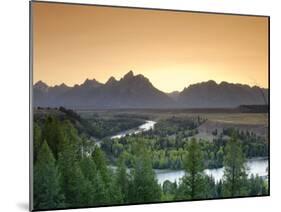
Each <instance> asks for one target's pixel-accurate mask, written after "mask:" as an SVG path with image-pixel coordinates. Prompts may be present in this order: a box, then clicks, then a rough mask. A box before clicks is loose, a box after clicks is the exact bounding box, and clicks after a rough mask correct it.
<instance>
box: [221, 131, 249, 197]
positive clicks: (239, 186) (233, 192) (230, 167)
mask: <svg viewBox="0 0 281 212" xmlns="http://www.w3.org/2000/svg"><path fill="white" fill-rule="evenodd" d="M245 162H246V161H245V157H244V154H243V152H242V148H241V146H240V144H239V143H238V141H237V139H236V137H235V135H233V136H232V138H231V140H230V141H229V142H228V143H227V145H226V147H225V157H224V168H225V170H224V176H223V195H224V196H225V197H235V196H242V195H246V191H245V187H244V182H245V180H246V179H247V174H246V167H245Z"/></svg>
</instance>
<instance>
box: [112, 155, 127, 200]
mask: <svg viewBox="0 0 281 212" xmlns="http://www.w3.org/2000/svg"><path fill="white" fill-rule="evenodd" d="M124 157H125V156H124V155H123V154H122V155H121V156H120V157H119V159H118V162H117V165H118V166H117V170H116V180H115V191H116V193H118V194H119V195H120V196H119V198H120V202H121V203H127V202H128V199H129V183H130V182H129V175H128V173H127V167H126V165H125V158H124Z"/></svg>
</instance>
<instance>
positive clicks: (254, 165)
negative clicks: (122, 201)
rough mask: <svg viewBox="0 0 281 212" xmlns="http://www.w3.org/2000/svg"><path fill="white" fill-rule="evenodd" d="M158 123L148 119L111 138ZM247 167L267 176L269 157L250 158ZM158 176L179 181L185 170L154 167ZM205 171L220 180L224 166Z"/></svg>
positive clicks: (251, 170)
mask: <svg viewBox="0 0 281 212" xmlns="http://www.w3.org/2000/svg"><path fill="white" fill-rule="evenodd" d="M155 124H156V122H155V121H151V120H146V121H145V123H144V124H142V125H140V126H139V127H137V128H134V129H130V130H126V131H123V132H120V133H118V134H116V135H114V136H111V137H110V138H111V139H114V138H122V137H124V136H126V135H132V134H138V133H141V132H144V131H148V130H150V129H153V128H154V125H155ZM246 167H247V174H248V176H250V175H251V174H254V175H256V174H257V175H259V176H262V177H267V175H268V172H267V168H268V159H267V158H253V159H249V160H247V162H246ZM154 171H155V174H156V177H157V179H158V182H159V183H160V184H163V182H164V181H165V180H169V181H171V182H175V181H176V182H177V183H178V181H179V179H180V178H181V177H183V176H184V170H171V169H154ZM204 172H205V173H206V174H207V175H209V176H213V178H214V180H215V181H216V182H218V181H219V180H221V179H222V177H223V172H224V168H218V169H205V170H204Z"/></svg>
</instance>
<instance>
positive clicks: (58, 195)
mask: <svg viewBox="0 0 281 212" xmlns="http://www.w3.org/2000/svg"><path fill="white" fill-rule="evenodd" d="M63 206H64V195H63V191H62V190H61V186H60V174H59V170H58V167H57V166H56V163H55V158H54V156H53V154H52V152H51V150H50V148H49V146H48V144H47V142H46V141H44V142H43V144H42V146H41V148H40V151H39V152H38V157H37V162H36V164H35V166H34V207H35V208H40V209H49V208H58V207H63Z"/></svg>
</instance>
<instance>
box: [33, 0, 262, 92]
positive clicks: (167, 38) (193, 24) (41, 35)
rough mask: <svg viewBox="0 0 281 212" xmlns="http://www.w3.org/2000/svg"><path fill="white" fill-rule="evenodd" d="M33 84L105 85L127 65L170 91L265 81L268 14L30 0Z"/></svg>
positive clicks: (163, 89) (159, 86) (118, 77)
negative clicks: (87, 81) (90, 82)
mask: <svg viewBox="0 0 281 212" xmlns="http://www.w3.org/2000/svg"><path fill="white" fill-rule="evenodd" d="M32 7H33V17H34V23H33V24H34V25H33V27H34V43H33V46H34V58H33V61H34V66H33V68H34V71H33V73H34V83H35V82H37V81H39V80H42V81H44V82H45V83H47V84H49V85H56V84H61V83H65V84H67V85H70V86H73V85H74V84H81V83H83V81H84V80H85V79H86V78H89V79H93V78H95V79H96V80H98V81H100V82H102V83H104V82H106V81H107V80H108V78H109V77H111V76H114V77H115V78H116V79H120V78H121V77H122V76H123V75H124V74H126V73H127V72H128V71H129V70H133V71H134V73H135V74H143V75H144V76H146V77H147V78H149V80H150V81H151V82H152V84H153V85H154V86H155V87H156V88H158V89H160V90H162V91H165V92H171V91H175V90H178V91H181V90H182V89H183V88H184V87H187V86H188V85H190V84H193V83H196V82H202V81H207V80H211V79H212V80H215V81H217V82H218V83H219V82H221V81H228V82H234V83H242V84H249V85H259V86H261V87H265V88H267V87H268V19H267V18H266V17H250V16H234V15H214V14H202V13H190V12H167V11H156V10H143V9H126V8H111V7H97V6H92V7H87V6H83V5H65V4H46V3H39V2H38V3H36V2H34V3H33V4H32Z"/></svg>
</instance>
